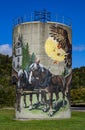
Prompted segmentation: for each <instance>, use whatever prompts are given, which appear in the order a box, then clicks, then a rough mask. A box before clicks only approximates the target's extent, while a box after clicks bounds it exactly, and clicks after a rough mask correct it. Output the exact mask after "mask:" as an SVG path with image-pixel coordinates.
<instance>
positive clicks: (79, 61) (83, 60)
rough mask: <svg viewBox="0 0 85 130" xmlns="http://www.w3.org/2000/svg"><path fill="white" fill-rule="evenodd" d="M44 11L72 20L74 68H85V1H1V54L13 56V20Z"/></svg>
mask: <svg viewBox="0 0 85 130" xmlns="http://www.w3.org/2000/svg"><path fill="white" fill-rule="evenodd" d="M43 9H47V10H48V11H50V12H51V13H56V14H61V15H64V16H67V17H70V18H71V20H72V45H73V55H72V58H73V65H72V67H73V68H74V67H80V66H85V0H14V1H12V0H2V1H0V53H4V54H9V55H11V48H12V29H13V19H14V18H16V17H18V16H24V15H28V14H29V13H31V12H33V11H34V10H38V11H40V10H43Z"/></svg>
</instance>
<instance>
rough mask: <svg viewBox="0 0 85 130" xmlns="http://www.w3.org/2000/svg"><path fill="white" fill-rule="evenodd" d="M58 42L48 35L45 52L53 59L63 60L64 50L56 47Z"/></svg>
mask: <svg viewBox="0 0 85 130" xmlns="http://www.w3.org/2000/svg"><path fill="white" fill-rule="evenodd" d="M57 46H58V42H57V41H56V40H54V39H53V38H52V37H49V38H48V39H47V40H46V42H45V52H46V54H47V55H48V56H49V57H50V58H51V59H52V60H54V61H58V62H60V61H63V60H64V58H65V55H66V52H65V51H64V50H63V49H62V48H60V49H58V47H57Z"/></svg>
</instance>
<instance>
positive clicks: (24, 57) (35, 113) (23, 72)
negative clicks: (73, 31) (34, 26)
mask: <svg viewBox="0 0 85 130" xmlns="http://www.w3.org/2000/svg"><path fill="white" fill-rule="evenodd" d="M43 46H44V51H45V55H46V57H47V58H50V59H51V60H52V62H53V65H56V66H57V65H58V64H59V63H61V64H62V62H63V63H64V70H63V71H62V74H60V75H58V74H57V73H56V74H54V73H52V72H51V71H50V69H48V68H47V67H46V66H45V65H44V64H42V61H41V59H40V58H39V57H38V56H37V55H36V54H35V52H31V51H30V49H29V48H30V44H29V43H24V41H23V34H18V37H17V38H16V40H14V42H13V62H12V71H13V73H12V77H13V82H14V83H15V84H16V118H18V119H19V118H27V119H37V118H40V119H44V118H45V119H47V118H49V117H50V118H65V117H70V116H66V115H65V114H66V113H65V112H66V111H68V112H67V114H68V113H69V112H70V110H69V109H70V84H71V78H72V70H71V66H72V45H71V41H70V39H69V34H68V31H67V30H66V29H64V28H63V27H62V26H56V24H51V26H50V27H49V36H48V37H47V39H46V40H45V43H44V44H43ZM36 49H37V48H36ZM68 115H69V114H68Z"/></svg>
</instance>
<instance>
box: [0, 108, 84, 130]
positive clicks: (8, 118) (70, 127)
mask: <svg viewBox="0 0 85 130" xmlns="http://www.w3.org/2000/svg"><path fill="white" fill-rule="evenodd" d="M14 115H15V113H14V110H6V109H0V130H85V112H72V118H71V119H59V120H29V121H17V120H14Z"/></svg>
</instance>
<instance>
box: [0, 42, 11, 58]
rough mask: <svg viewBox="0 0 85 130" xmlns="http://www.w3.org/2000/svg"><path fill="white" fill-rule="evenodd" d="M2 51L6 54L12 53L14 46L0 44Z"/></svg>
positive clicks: (0, 50)
mask: <svg viewBox="0 0 85 130" xmlns="http://www.w3.org/2000/svg"><path fill="white" fill-rule="evenodd" d="M0 53H1V54H5V55H9V56H11V55H12V48H11V46H10V45H9V44H3V45H0Z"/></svg>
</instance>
